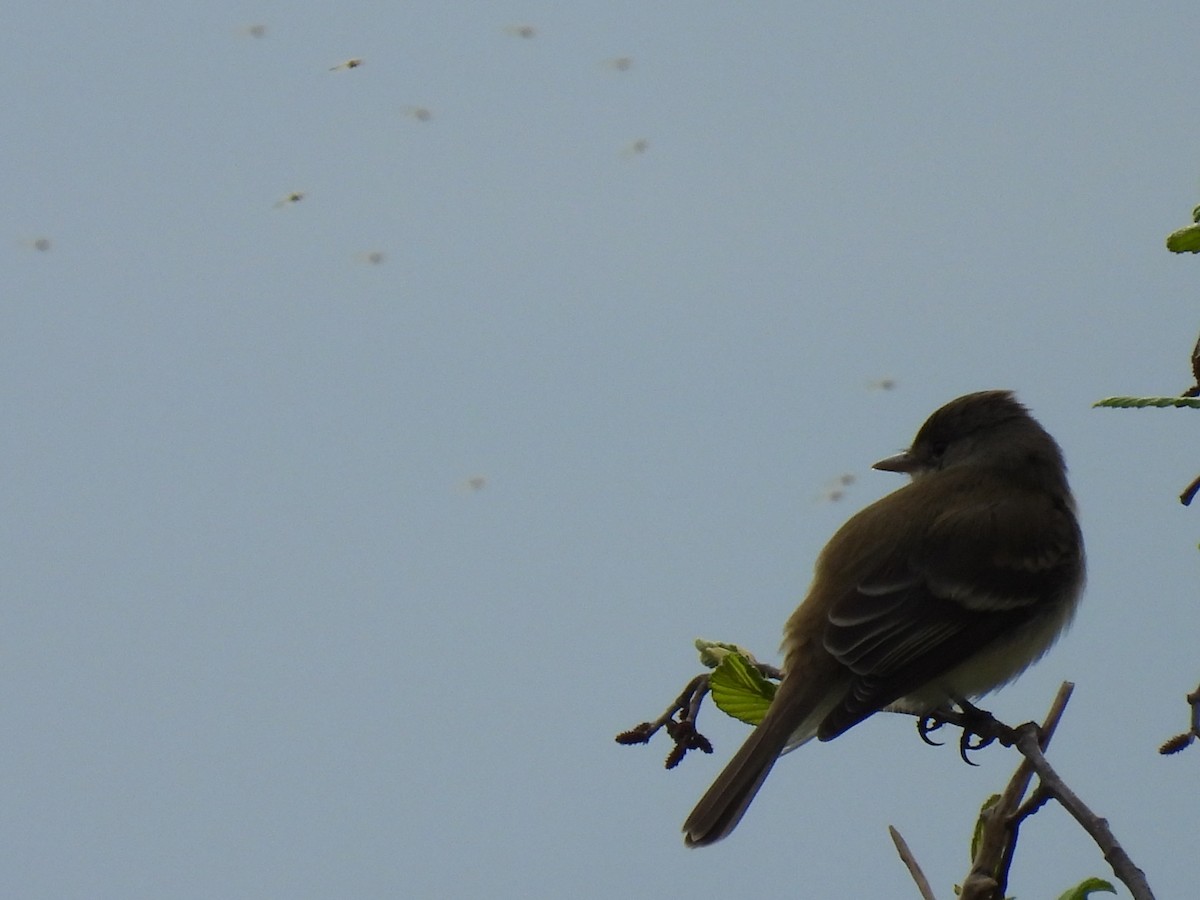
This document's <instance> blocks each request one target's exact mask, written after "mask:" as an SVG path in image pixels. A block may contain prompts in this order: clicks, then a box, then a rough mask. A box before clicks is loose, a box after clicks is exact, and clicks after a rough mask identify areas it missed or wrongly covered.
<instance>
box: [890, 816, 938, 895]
mask: <svg viewBox="0 0 1200 900" xmlns="http://www.w3.org/2000/svg"><path fill="white" fill-rule="evenodd" d="M888 834H890V835H891V836H892V843H893V844H895V845H896V852H897V853H899V854H900V859H901V860H902V861H903V863H904V865H905V866H907V867H908V874H909V875H911V876H912V879H913V881H915V882H916V883H917V890H918V891H920V892H921V900H937V898H936V897H934V896H933V888H931V887H930V886H929V879H928V878H926V877H925V873H924V872H922V871H921V865H920V863H918V862H917V858H916V857H915V856H913V852H912V851H911V850H910V849H908V842H907V841H906V840H904V838H903V837H902V836H901V834H900V832H899V831H897V830H896V829H895V828H893V827H892V826H891V825H889V826H888Z"/></svg>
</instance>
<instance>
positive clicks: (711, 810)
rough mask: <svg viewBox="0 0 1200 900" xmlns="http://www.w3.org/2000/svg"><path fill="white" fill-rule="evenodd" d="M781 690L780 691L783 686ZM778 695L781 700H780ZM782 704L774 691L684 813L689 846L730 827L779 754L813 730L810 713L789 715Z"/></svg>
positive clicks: (711, 840) (720, 834) (706, 841)
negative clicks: (798, 722) (753, 723)
mask: <svg viewBox="0 0 1200 900" xmlns="http://www.w3.org/2000/svg"><path fill="white" fill-rule="evenodd" d="M780 693H781V694H782V693H783V689H782V688H781V689H780ZM781 699H783V700H784V704H781V703H780V700H781ZM784 705H790V704H788V703H787V700H786V699H785V698H781V697H780V696H778V695H777V696H776V698H775V701H774V702H773V703H772V704H771V708H770V709H769V710H768V711H767V714H766V716H765V717H764V718H763V720H762V722H760V723H759V724H758V727H757V728H755V729H754V731H753V732H751V734H750V736H749V737H748V738H746V743H744V744H742V747H741V749H740V750H738V752H737V753H736V754H734V757H733V759H731V760H730V761H729V764H728V765H727V766H725V768H724V769H723V770H722V772H721V774H720V775H718V776H717V780H716V781H714V782H713V783H712V787H710V788H709V789H708V790H707V791H706V792H705V794H704V796H703V797H701V798H700V802H699V803H697V804H696V808H695V809H693V810H692V812H691V815H689V816H688V817H687V821H686V822H684V823H683V834H684V838H683V840H684V843H685V844H687V845H688V846H689V847H703V846H706V845H708V844H713V843H716V842H717V841H719V840H721V838H723V837H725V836H726V835H728V834H729V833H730V832H731V831H733V829H734V828H736V827H737V824H738V822H740V821H741V820H742V816H743V815H745V813H746V809H747V808H748V807H749V806H750V801H751V800H753V799H754V795H755V794H757V793H758V789H759V788H760V787H762V783H763V782H764V781H766V779H767V776H768V775H769V774H770V773H771V767H772V766H774V765H775V760H777V759H778V758H779V755H780V754H781V753H784V752H785V751H786V750H791V749H793V748H795V747H798V746H799V745H800V744H802V743H804V742H805V741H807V740H809V739H810V738H811V737H812V736H813V734H815V733H816V723H815V722H812V723H811V732H810V730H809V725H810V721H811V719H812V718H813V717H811V716H807V717H806V716H804V715H803V714H801V716H799V717H797V716H795V715H794V714H793V715H788V714H787V713H786V711H785V709H784V708H783V706H784ZM797 718H800V719H801V721H802V723H803V724H802V725H801V728H800V729H797V728H796V727H795V724H794V723H795V722H796V720H797Z"/></svg>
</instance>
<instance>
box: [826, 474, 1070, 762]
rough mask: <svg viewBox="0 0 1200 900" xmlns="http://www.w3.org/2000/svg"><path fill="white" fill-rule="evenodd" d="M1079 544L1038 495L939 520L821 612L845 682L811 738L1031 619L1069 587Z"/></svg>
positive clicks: (837, 728) (837, 729)
mask: <svg viewBox="0 0 1200 900" xmlns="http://www.w3.org/2000/svg"><path fill="white" fill-rule="evenodd" d="M1080 547H1081V543H1080V540H1079V532H1078V525H1077V524H1076V523H1075V518H1074V515H1073V514H1072V512H1071V510H1070V509H1069V508H1067V507H1066V506H1065V505H1063V504H1056V503H1055V501H1053V500H1052V499H1051V498H1050V497H1048V496H1045V495H1042V494H1018V495H1016V496H1010V497H1006V498H1004V499H1001V500H999V501H992V502H989V503H985V504H980V505H970V506H952V507H951V509H950V510H948V511H946V512H944V513H942V514H941V515H940V516H938V517H937V518H936V519H934V520H933V522H932V523H931V524H930V526H929V528H928V529H926V530H925V531H924V533H923V534H922V535H921V537H920V538H919V539H918V540H917V542H916V543H915V544H914V545H912V546H904V547H897V548H896V552H895V553H894V554H893V555H892V556H891V557H889V558H888V559H885V560H882V561H880V562H879V563H878V564H877V565H875V566H874V567H873V568H872V570H871V571H870V572H869V573H866V574H865V575H864V577H863V578H861V579H860V580H859V581H858V584H857V585H856V587H855V588H854V589H852V590H850V591H848V592H846V593H845V594H844V595H842V596H841V597H840V598H838V599H837V600H836V601H835V602H834V603H833V604H832V605H831V607H830V611H829V615H828V623H827V626H826V631H825V637H824V644H825V648H826V649H827V650H828V651H829V652H830V653H831V654H832V655H833V656H834V657H835V658H836V659H837V660H838V661H839V662H841V663H842V664H843V665H845V666H846V667H847V668H848V669H850V671H851V672H852V673H853V675H854V678H853V680H852V683H851V687H850V690H849V691H848V692H847V694H846V698H845V700H844V701H843V702H842V703H841V704H840V705H839V706H838V707H837V708H835V709H834V710H833V711H832V712H831V713H829V715H828V716H827V717H826V718H825V720H824V721H823V722H822V723H821V727H820V730H819V732H818V736H819V737H820V738H821V739H822V740H828V739H830V738H833V737H836V736H837V735H839V734H841V733H842V732H843V731H845V730H846V729H848V728H850V727H852V726H854V725H856V724H857V723H858V722H861V721H862V720H863V719H865V718H866V717H867V716H869V715H871V714H872V713H874V712H876V711H878V710H880V709H882V708H884V707H886V706H888V705H889V704H891V703H894V702H895V701H897V700H899V699H900V698H902V697H904V696H906V695H908V694H909V693H911V692H913V691H915V690H917V689H919V688H921V687H922V686H924V685H926V684H928V683H929V682H931V681H933V680H934V679H936V678H937V677H938V676H939V675H942V674H943V673H946V672H949V671H951V670H953V669H954V668H955V667H957V666H958V665H959V664H961V663H963V662H964V661H966V660H967V659H969V658H970V657H972V656H973V655H974V654H976V653H978V652H979V651H980V650H981V649H983V648H985V647H987V645H989V644H990V643H992V642H993V641H995V640H996V639H997V638H998V637H1000V636H1002V635H1007V634H1011V633H1012V632H1013V630H1014V629H1018V628H1020V627H1021V626H1022V625H1024V624H1025V623H1027V622H1030V621H1031V620H1033V619H1035V618H1036V617H1038V615H1039V614H1040V613H1042V612H1043V611H1045V610H1046V602H1047V600H1051V601H1053V599H1054V598H1056V597H1061V596H1062V595H1063V592H1064V591H1070V590H1072V587H1071V585H1072V584H1073V583H1074V582H1075V581H1077V580H1078V576H1079V573H1080V571H1081V566H1082V558H1081V550H1080ZM1051 605H1053V603H1052V604H1051ZM956 699H966V698H956Z"/></svg>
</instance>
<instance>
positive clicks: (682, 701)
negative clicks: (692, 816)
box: [617, 674, 713, 769]
mask: <svg viewBox="0 0 1200 900" xmlns="http://www.w3.org/2000/svg"><path fill="white" fill-rule="evenodd" d="M707 693H708V675H707V674H705V675H697V676H696V677H695V678H693V679H692V680H691V681H689V682H688V683H687V687H685V688H684V689H683V693H681V694H680V695H679V696H678V697H676V698H675V702H674V703H672V704H671V705H670V706H668V707H667V710H666V712H664V713H663V714H662V715H661V716H659V717H658V718H657V719H655V720H654V721H653V722H642V723H641V724H640V725H635V726H634V727H633V728H631V729H629V730H628V731H622V732H621V733H620V734H618V735H617V743H618V744H648V743H650V738H652V737H654V735H655V734H657V733H658V731H659V729H662V728H665V729H666V731H667V734H669V735H670V736H671V739H672V740H674V741H675V747H674V749H673V750H671V752H670V753H668V754H667V761H666V767H667V768H668V769H673V768H675V767H676V766H677V765H679V763H680V762H681V761H682V760H683V757H684V755H685V754H686V753H687V752H688V751H689V750H699V751H701V752H702V753H712V752H713V749H712V744H711V743H710V742H709V740H708V738H706V737H705V736H704V735H702V734H701V733H700V732H699V731H697V730H696V717H697V716H699V715H700V706H701V704H702V703H703V702H704V696H705V694H707ZM677 714H678V716H679V718H678V719H676V718H675V716H676V715H677Z"/></svg>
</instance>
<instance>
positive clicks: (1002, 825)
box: [960, 682, 1075, 900]
mask: <svg viewBox="0 0 1200 900" xmlns="http://www.w3.org/2000/svg"><path fill="white" fill-rule="evenodd" d="M1074 687H1075V686H1074V685H1073V684H1071V683H1070V682H1063V685H1062V686H1061V687H1060V688H1059V689H1058V694H1057V696H1055V698H1054V703H1053V704H1051V706H1050V711H1049V712H1048V713H1047V714H1046V719H1045V721H1044V722H1043V723H1042V727H1041V729H1040V735H1041V748H1042V749H1045V748H1046V747H1047V746H1049V744H1050V739H1051V738H1052V737H1053V736H1054V730H1055V729H1056V728H1057V727H1058V722H1059V720H1060V719H1061V718H1062V714H1063V710H1065V709H1066V708H1067V701H1068V700H1070V699H1071V691H1072V690H1074ZM1032 779H1033V766H1032V765H1031V764H1030V762H1029V760H1027V759H1025V760H1022V761H1021V764H1020V765H1019V766H1017V770H1016V772H1014V773H1013V776H1012V778H1011V779H1009V782H1008V786H1007V787H1005V789H1004V793H1002V794H1001V795H1000V797H999V799H997V801H996V802H995V803H994V804H992V806H991V807H989V808H988V809H987V810H985V811H984V812H983V813H982V814H981V815H980V818H981V819H982V820H983V832H982V834H981V835H980V837H979V841H978V846H977V849H976V852H975V859H974V860H972V862H971V871H970V872H968V873H967V877H966V879H965V880H964V881H963V885H962V893H961V895H960V900H991V898H993V897H1003V896H1005V888H1006V887H1007V884H1008V871H1009V868H1010V867H1011V866H1012V861H1013V857H1014V855H1015V852H1016V846H1017V830H1018V828H1019V826H1020V821H1021V819H1014V817H1015V816H1016V815H1017V812H1018V809H1019V808H1021V801H1022V800H1023V799H1024V797H1025V792H1026V791H1027V790H1028V789H1029V782H1030V781H1031V780H1032ZM1039 805H1040V804H1039ZM1032 812H1033V810H1032V809H1030V810H1029V811H1028V812H1026V813H1025V814H1024V815H1029V814H1030V813H1032ZM1023 818H1024V816H1022V819H1023Z"/></svg>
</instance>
